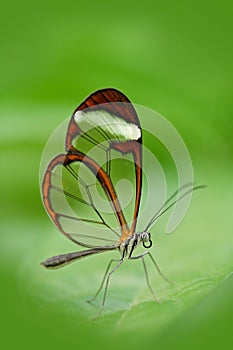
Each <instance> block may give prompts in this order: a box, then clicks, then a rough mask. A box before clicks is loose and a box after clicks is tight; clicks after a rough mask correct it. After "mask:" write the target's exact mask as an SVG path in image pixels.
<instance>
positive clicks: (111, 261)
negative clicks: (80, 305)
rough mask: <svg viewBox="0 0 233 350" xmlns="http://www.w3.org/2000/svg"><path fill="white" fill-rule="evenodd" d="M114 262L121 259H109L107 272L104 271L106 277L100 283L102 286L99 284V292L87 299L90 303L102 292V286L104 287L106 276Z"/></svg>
mask: <svg viewBox="0 0 233 350" xmlns="http://www.w3.org/2000/svg"><path fill="white" fill-rule="evenodd" d="M113 262H119V260H116V259H112V260H110V261H109V263H108V266H107V269H106V271H105V273H104V277H103V279H102V281H101V284H100V286H99V288H98V290H97V292H96V293H95V295H94V296H93V297H92V298H91V299H90V300H87V302H88V303H92V301H94V300H95V299H96V298H97V296H98V295H99V293H100V292H101V290H102V288H103V285H104V282H105V280H106V277H107V275H108V271H109V270H110V267H111V265H112V263H113Z"/></svg>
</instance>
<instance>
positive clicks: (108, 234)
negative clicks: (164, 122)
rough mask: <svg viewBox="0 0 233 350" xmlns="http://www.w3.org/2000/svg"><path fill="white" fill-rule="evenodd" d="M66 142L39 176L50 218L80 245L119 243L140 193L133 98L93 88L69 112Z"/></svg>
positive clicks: (134, 216)
mask: <svg viewBox="0 0 233 350" xmlns="http://www.w3.org/2000/svg"><path fill="white" fill-rule="evenodd" d="M65 146H66V152H67V153H66V154H60V155H58V156H56V157H55V158H54V159H53V160H52V161H51V162H50V163H49V165H48V167H47V170H46V172H45V175H44V180H43V200H44V204H45V207H46V209H47V211H48V213H49V215H50V217H51V219H52V220H53V221H54V223H55V224H56V226H57V227H58V228H59V230H60V231H61V232H62V233H63V234H65V235H66V236H67V237H68V238H69V239H71V240H72V241H74V242H76V243H78V244H80V245H82V246H85V247H107V246H109V247H110V246H111V247H112V246H118V245H119V242H121V241H123V240H124V239H125V238H126V237H128V236H129V235H132V234H133V233H134V231H135V226H136V220H137V215H138V210H139V205H140V196H141V162H142V160H141V127H140V123H139V120H138V117H137V114H136V112H135V110H134V108H133V106H132V104H131V103H130V102H129V100H128V99H127V98H126V97H125V96H124V95H123V94H122V93H120V92H118V91H116V90H113V89H107V90H101V91H99V92H96V93H94V94H93V95H91V96H90V97H88V98H87V99H86V100H85V101H84V103H82V104H81V105H80V106H79V107H78V108H77V109H76V110H75V112H74V113H73V115H72V118H71V121H70V123H69V126H68V131H67V136H66V141H65ZM122 179H124V181H123V182H122ZM132 189H133V190H132ZM122 208H123V209H124V210H122ZM123 211H124V213H123ZM125 214H126V216H125ZM127 215H128V217H127ZM126 217H127V220H126ZM127 222H129V225H128V224H127Z"/></svg>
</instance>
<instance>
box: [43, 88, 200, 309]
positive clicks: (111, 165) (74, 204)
mask: <svg viewBox="0 0 233 350" xmlns="http://www.w3.org/2000/svg"><path fill="white" fill-rule="evenodd" d="M142 138H143V135H142V128H141V125H140V121H139V118H138V115H137V113H136V110H135V108H134V106H133V105H132V103H131V102H130V100H129V99H128V98H127V97H126V96H125V95H124V94H123V93H122V92H120V91H118V90H116V89H112V88H107V89H102V90H99V91H96V92H94V93H92V94H91V95H90V96H89V97H87V98H86V99H85V101H84V102H83V103H81V104H80V106H79V107H77V108H76V109H75V111H74V113H73V115H72V117H71V119H70V122H69V125H68V129H67V133H66V139H65V152H64V153H62V154H58V155H57V156H55V157H54V158H53V159H52V160H51V161H50V162H49V164H48V166H47V168H46V171H45V173H44V177H43V182H42V197H43V203H44V206H45V208H46V210H47V213H48V215H49V216H50V218H51V219H52V221H53V223H54V224H55V225H56V227H57V228H58V229H59V230H60V231H61V232H62V233H63V234H64V235H65V236H66V237H67V238H69V239H70V240H71V241H73V242H74V243H76V244H78V245H80V246H82V247H85V248H87V249H84V250H81V251H78V252H73V253H68V254H61V255H57V256H53V257H51V258H48V259H47V260H45V261H43V262H42V263H41V264H42V265H43V266H44V267H45V268H47V269H55V268H59V267H62V266H64V265H67V264H68V263H71V262H73V261H76V260H79V259H82V258H84V257H86V256H90V255H95V254H99V253H104V252H106V251H115V250H118V251H119V253H120V259H119V260H115V259H112V260H111V261H110V262H109V264H108V267H107V270H106V272H105V274H104V277H103V280H102V282H101V284H100V287H99V289H98V290H97V292H96V294H95V295H94V297H93V298H92V299H91V300H90V301H93V300H94V299H95V298H96V297H97V296H98V295H99V293H100V292H101V290H102V288H103V287H104V295H103V299H102V303H101V306H100V311H99V314H100V313H101V312H102V309H103V307H104V304H105V300H106V295H107V290H108V284H109V279H110V276H111V275H112V274H113V272H114V271H116V270H117V269H118V268H119V267H120V265H121V264H122V263H123V262H124V261H125V260H126V259H141V260H142V263H143V267H144V270H145V275H146V281H147V285H148V287H149V289H150V291H151V293H152V296H153V297H154V299H155V300H157V301H158V298H157V297H156V295H155V293H154V291H153V290H152V288H151V285H150V283H149V279H148V273H147V269H146V264H145V256H148V257H149V258H150V259H151V261H152V263H153V264H154V265H155V267H156V269H157V270H158V272H159V274H160V275H161V276H162V277H163V278H164V279H165V280H167V281H168V282H169V283H170V281H169V280H168V279H167V278H166V276H165V275H164V274H163V273H162V271H161V270H160V268H159V266H158V264H157V262H156V261H155V259H154V258H153V256H152V255H151V253H150V252H149V251H148V249H149V248H150V247H151V246H152V238H151V234H150V232H149V229H150V228H151V226H152V225H153V224H154V223H155V221H156V220H157V219H158V218H159V217H160V216H161V215H163V214H164V213H165V212H166V211H167V210H169V208H170V207H171V206H172V205H174V204H175V201H173V202H172V199H173V198H174V197H175V196H176V195H177V193H178V191H176V192H175V193H174V194H173V195H172V196H171V197H170V198H168V200H167V201H166V202H165V203H164V205H163V206H162V208H160V210H159V211H157V212H156V213H155V214H154V215H153V217H152V218H151V219H150V221H149V223H148V224H147V225H146V227H145V229H144V230H143V231H140V232H138V231H137V220H138V214H139V208H140V201H141V194H142V177H143V174H142V169H143V168H142V156H143V155H142ZM97 159H98V160H97ZM120 162H121V163H120ZM124 163H126V165H127V166H126V170H124V168H123V167H122V165H121V164H124ZM129 168H130V170H128V169H129ZM116 169H117V171H115V172H116V173H117V176H116V177H115V178H114V175H113V174H114V170H116ZM128 174H130V175H129V178H130V179H131V180H132V178H133V179H134V184H133V186H134V189H135V190H134V191H133V192H134V193H133V195H132V198H131V201H130V202H131V204H130V205H131V209H132V210H131V212H132V217H131V219H129V220H127V219H126V215H125V212H124V210H123V208H122V203H121V201H120V198H119V195H118V191H117V189H116V186H115V182H116V181H118V180H119V178H123V179H124V178H125V177H127V175H128ZM184 188H186V186H184ZM184 188H182V189H181V190H183V189H184ZM197 188H200V186H196V187H193V188H192V189H191V191H193V190H194V189H197ZM127 191H128V190H127V189H126V190H125V192H127ZM123 192H124V191H123ZM189 192H190V189H189V190H188V191H186V192H185V193H184V195H183V196H185V195H186V194H187V193H189ZM183 196H181V197H180V198H179V200H181V199H182V197H183ZM96 198H97V200H96ZM130 205H129V206H130ZM127 206H128V202H127V203H126V204H124V207H126V208H127ZM139 245H142V246H143V247H144V248H145V249H146V250H145V251H144V252H143V253H141V254H139V255H134V252H135V250H136V248H137V246H139ZM114 263H115V265H114V267H113V264H114Z"/></svg>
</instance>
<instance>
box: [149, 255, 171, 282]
mask: <svg viewBox="0 0 233 350" xmlns="http://www.w3.org/2000/svg"><path fill="white" fill-rule="evenodd" d="M147 254H148V256H149V257H150V259H151V261H152V263H153V265H154V266H155V268H156V270H157V271H158V273H159V275H160V276H161V277H163V279H164V280H165V281H166V282H168V283H169V284H171V285H172V286H173V285H174V283H173V282H172V281H170V280H169V279H168V278H167V277H166V276H165V275H164V274H163V272H162V271H161V269H160V267H159V265H158V264H157V262H156V261H155V258H154V257H153V255H152V254H151V253H150V252H147Z"/></svg>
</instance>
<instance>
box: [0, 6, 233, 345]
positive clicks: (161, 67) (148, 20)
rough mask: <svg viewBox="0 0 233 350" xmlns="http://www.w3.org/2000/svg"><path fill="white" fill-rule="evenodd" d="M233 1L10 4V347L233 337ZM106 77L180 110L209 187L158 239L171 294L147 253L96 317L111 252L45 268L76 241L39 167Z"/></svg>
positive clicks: (4, 211) (5, 319) (5, 185)
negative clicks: (60, 225)
mask: <svg viewBox="0 0 233 350" xmlns="http://www.w3.org/2000/svg"><path fill="white" fill-rule="evenodd" d="M232 9H233V6H232V2H230V1H225V0H222V1H214V2H213V1H210V0H207V1H199V0H197V1H195V2H192V1H179V0H178V1H158V0H156V1H154V2H151V1H147V0H145V1H143V2H141V3H138V2H135V1H130V0H125V1H122V0H119V1H118V2H109V1H101V2H96V1H92V0H89V1H86V2H84V1H79V2H78V1H74V0H71V1H70V0H68V1H66V2H65V3H64V2H59V1H44V0H42V1H40V2H39V1H34V2H29V1H24V0H22V1H20V2H16V1H13V2H5V3H4V4H2V5H1V13H0V23H1V24H0V25H1V32H0V36H1V55H0V67H1V85H0V102H1V104H0V113H1V128H0V133H1V139H0V142H1V169H2V170H1V174H0V176H1V182H0V183H1V211H0V215H1V236H0V240H1V243H0V244H1V245H0V249H1V252H0V260H1V264H0V269H1V289H0V291H1V299H0V300H1V345H2V347H4V346H5V347H6V348H7V349H11V348H13V347H16V346H17V348H24V349H31V348H32V347H33V348H43V349H48V348H51V347H52V348H55V347H56V348H58V349H60V348H64V347H67V348H68V347H69V346H75V347H77V348H78V347H85V348H103V347H111V348H114V347H115V348H119V347H123V348H141V347H143V348H149V347H151V346H153V347H155V346H156V347H158V348H160V349H161V348H164V349H166V348H185V349H186V348H197V347H199V348H219V347H220V346H221V347H222V348H228V346H229V344H230V342H232V330H231V328H232V322H233V316H232V315H233V313H232V311H233V302H232V289H233V277H232V275H231V271H232V268H233V261H232V251H233V220H232V199H233V191H232V168H233V167H232V165H233V163H232V161H233V152H232V149H233V138H232V116H233V106H232V78H233V76H232V73H233V67H232V61H233V48H232V29H233V28H232V15H233V13H232V12H233V11H232ZM104 87H115V88H118V89H119V90H121V91H123V92H124V93H125V94H126V95H127V96H128V97H129V98H130V99H131V100H132V101H133V102H135V103H137V104H140V105H145V106H148V107H150V108H152V109H155V110H156V111H158V112H159V113H161V114H162V115H164V116H165V117H166V118H167V119H168V120H169V121H170V122H172V123H173V125H174V126H175V127H176V128H177V130H178V131H179V132H180V134H181V135H182V137H183V139H184V140H185V142H186V145H187V147H188V149H189V151H190V154H191V157H192V160H193V165H194V172H195V180H196V183H199V184H203V183H204V184H207V185H208V188H207V189H206V190H204V191H202V192H199V193H196V194H195V195H194V197H193V201H192V205H191V207H190V210H189V212H188V215H187V216H186V218H185V220H184V222H183V223H182V224H181V225H180V227H179V228H178V230H177V231H176V233H174V234H173V235H172V236H169V237H167V236H165V235H162V234H161V235H160V237H158V238H157V242H158V244H157V245H156V249H157V251H155V252H154V254H157V255H156V256H157V257H158V258H159V261H160V264H161V266H162V267H163V269H164V270H165V271H166V272H167V274H168V276H169V277H170V278H171V279H172V280H173V281H174V282H176V284H177V285H176V287H175V289H172V288H171V287H168V286H167V285H166V284H164V283H163V282H161V281H160V279H158V278H157V279H155V280H154V279H153V286H154V288H155V289H156V290H157V291H158V294H159V295H160V296H161V297H162V299H164V301H163V303H162V304H161V305H155V304H154V303H153V302H152V301H151V297H150V295H149V293H147V290H146V289H147V288H146V286H145V282H144V276H143V274H142V270H141V269H140V268H139V267H136V264H134V267H131V266H127V267H126V268H125V269H123V270H122V271H119V272H118V277H116V280H115V284H114V282H113V283H112V288H111V291H109V299H108V304H107V305H106V314H105V315H104V316H103V317H102V318H100V319H98V320H96V321H92V320H90V317H92V316H93V315H94V314H95V313H96V310H97V309H96V308H95V307H94V309H93V308H92V307H91V306H86V303H85V299H86V298H88V297H90V296H91V295H92V294H93V293H94V291H95V288H97V285H98V281H99V280H100V277H101V275H102V273H103V271H104V266H105V265H106V262H107V261H108V259H109V257H110V256H105V257H97V258H96V260H93V259H95V258H90V259H89V260H85V261H81V262H80V263H79V264H78V263H77V264H76V265H72V266H70V267H68V268H67V269H64V270H58V271H55V272H51V271H45V270H43V269H42V268H41V267H40V266H39V262H40V261H41V260H43V259H44V258H46V257H48V256H49V255H53V254H57V253H63V252H65V251H72V250H75V249H76V247H74V246H73V245H72V243H71V242H67V240H65V239H64V237H62V235H61V234H59V233H57V232H56V229H55V228H54V227H53V225H52V224H51V222H50V221H49V219H48V217H47V215H46V213H45V211H44V209H43V206H42V204H41V199H40V193H39V180H38V172H39V164H40V158H41V154H42V152H43V148H44V146H45V143H46V141H47V139H48V137H49V135H50V134H51V132H52V131H53V130H54V129H55V128H56V126H57V125H58V124H59V123H60V122H61V121H63V120H64V119H65V118H67V117H69V116H70V115H71V113H72V111H73V110H74V109H75V108H76V106H77V105H78V104H79V103H80V102H81V101H82V100H83V99H84V98H85V97H86V96H87V95H88V94H90V93H91V92H93V91H95V90H96V89H100V88H104ZM93 266H94V267H95V269H96V270H94V268H93ZM151 271H152V272H153V270H151ZM119 275H121V276H119ZM129 276H130V278H129ZM117 278H119V280H117ZM117 281H119V282H117ZM121 281H123V282H124V283H122V282H121ZM122 284H124V285H122ZM132 301H133V302H132ZM130 302H132V304H130ZM114 303H115V304H114ZM121 303H122V304H121ZM84 305H85V306H84ZM93 310H94V311H93Z"/></svg>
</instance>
